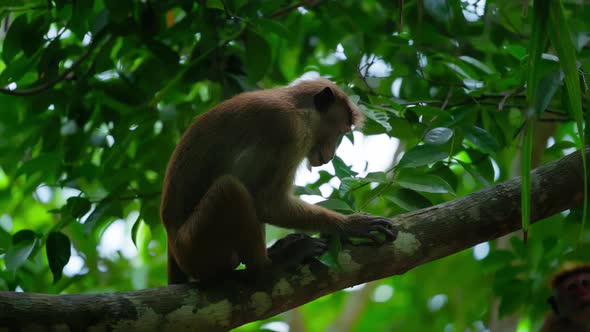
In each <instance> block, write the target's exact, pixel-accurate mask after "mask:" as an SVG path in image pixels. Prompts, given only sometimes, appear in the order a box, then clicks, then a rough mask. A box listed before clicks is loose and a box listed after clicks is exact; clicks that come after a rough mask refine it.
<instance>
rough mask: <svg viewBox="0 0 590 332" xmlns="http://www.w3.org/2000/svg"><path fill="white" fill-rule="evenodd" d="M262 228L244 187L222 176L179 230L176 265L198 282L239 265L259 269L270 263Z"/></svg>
mask: <svg viewBox="0 0 590 332" xmlns="http://www.w3.org/2000/svg"><path fill="white" fill-rule="evenodd" d="M262 227H263V225H262V224H261V223H260V222H259V221H258V218H257V217H256V210H255V209H254V204H253V202H252V197H251V195H250V193H249V192H248V190H247V189H246V187H245V186H244V185H243V184H242V183H241V182H240V181H239V180H238V179H237V178H235V177H233V176H230V175H226V176H222V177H220V178H218V179H217V180H215V182H214V183H213V185H211V187H210V188H209V190H208V191H207V193H206V194H205V195H204V196H203V198H202V199H201V201H200V202H199V203H198V204H197V207H196V208H195V210H194V211H193V213H192V214H191V216H190V217H189V218H188V219H187V220H186V222H185V223H184V224H183V225H182V226H181V227H180V229H179V230H178V233H177V236H176V243H175V247H176V250H175V257H176V261H177V262H178V265H179V266H180V268H181V269H182V270H183V271H184V272H186V273H187V274H189V275H190V276H192V277H193V278H198V279H200V280H205V279H210V278H213V277H216V276H219V275H221V274H224V273H228V272H231V271H233V270H234V269H235V268H236V266H237V265H238V264H239V263H240V262H243V263H245V264H246V266H247V267H248V268H253V269H258V268H260V267H262V266H264V265H265V264H267V263H268V262H269V259H268V258H267V256H266V246H265V240H264V232H263V228H262Z"/></svg>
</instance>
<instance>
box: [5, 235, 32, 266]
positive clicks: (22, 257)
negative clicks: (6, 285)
mask: <svg viewBox="0 0 590 332" xmlns="http://www.w3.org/2000/svg"><path fill="white" fill-rule="evenodd" d="M37 241H38V240H37V234H35V232H33V231H32V230H30V229H26V230H22V231H19V232H17V233H15V234H14V235H13V236H12V246H11V247H10V248H8V250H7V251H6V255H5V256H4V264H5V265H6V269H8V270H9V271H13V272H14V271H16V270H17V269H18V268H19V267H21V266H22V265H23V264H24V263H25V261H26V260H27V259H28V258H29V256H30V255H31V253H32V252H33V249H34V248H35V246H36V244H37Z"/></svg>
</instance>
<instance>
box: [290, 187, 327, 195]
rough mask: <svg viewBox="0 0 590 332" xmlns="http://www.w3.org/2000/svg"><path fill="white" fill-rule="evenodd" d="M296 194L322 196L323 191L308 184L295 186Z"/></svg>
mask: <svg viewBox="0 0 590 332" xmlns="http://www.w3.org/2000/svg"><path fill="white" fill-rule="evenodd" d="M295 195H297V196H301V195H316V196H322V192H321V191H320V190H319V189H317V188H309V187H306V186H295Z"/></svg>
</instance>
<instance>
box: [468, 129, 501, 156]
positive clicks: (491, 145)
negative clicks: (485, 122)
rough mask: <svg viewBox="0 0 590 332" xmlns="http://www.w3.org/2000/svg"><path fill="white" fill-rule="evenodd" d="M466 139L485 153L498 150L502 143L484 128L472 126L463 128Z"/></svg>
mask: <svg viewBox="0 0 590 332" xmlns="http://www.w3.org/2000/svg"><path fill="white" fill-rule="evenodd" d="M463 133H464V135H465V139H467V140H468V141H470V142H471V143H472V144H473V145H474V146H475V147H477V148H478V149H479V150H481V151H482V152H484V153H487V154H492V153H494V152H496V151H497V150H498V148H499V147H500V145H499V144H498V141H497V140H496V139H495V138H494V136H492V135H490V133H488V132H487V131H485V130H484V129H482V128H479V127H476V126H471V127H466V128H463Z"/></svg>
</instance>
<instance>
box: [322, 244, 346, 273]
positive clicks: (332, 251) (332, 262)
mask: <svg viewBox="0 0 590 332" xmlns="http://www.w3.org/2000/svg"><path fill="white" fill-rule="evenodd" d="M341 251H342V243H341V242H340V238H339V237H338V236H332V237H330V242H329V243H328V250H326V252H324V253H323V254H322V255H321V256H320V257H318V260H319V261H320V262H321V263H322V264H324V265H326V266H328V267H331V268H336V269H338V270H342V266H341V265H340V262H339V261H338V254H340V252H341Z"/></svg>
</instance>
